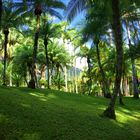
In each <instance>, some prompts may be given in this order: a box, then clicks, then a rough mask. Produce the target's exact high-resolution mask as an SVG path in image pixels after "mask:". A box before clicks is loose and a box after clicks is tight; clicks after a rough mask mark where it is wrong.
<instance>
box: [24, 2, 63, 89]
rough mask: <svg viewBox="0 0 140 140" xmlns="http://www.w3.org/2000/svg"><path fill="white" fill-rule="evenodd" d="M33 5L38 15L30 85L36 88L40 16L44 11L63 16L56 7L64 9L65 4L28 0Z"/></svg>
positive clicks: (59, 16)
mask: <svg viewBox="0 0 140 140" xmlns="http://www.w3.org/2000/svg"><path fill="white" fill-rule="evenodd" d="M26 1H27V2H29V4H31V5H32V6H33V8H31V10H32V9H34V14H35V16H36V21H37V25H36V32H35V37H34V50H33V58H32V59H33V64H32V71H33V75H32V77H31V81H30V84H29V87H31V88H35V87H36V85H37V80H36V72H35V67H36V66H35V64H36V58H37V49H38V39H39V32H40V17H41V14H42V13H45V12H48V13H49V14H51V15H53V16H56V17H58V18H61V15H60V14H59V13H58V12H57V11H55V10H54V9H55V8H57V9H64V8H65V5H64V4H63V3H62V2H61V1H60V0H42V1H40V0H26Z"/></svg>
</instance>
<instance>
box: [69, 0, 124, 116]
mask: <svg viewBox="0 0 140 140" xmlns="http://www.w3.org/2000/svg"><path fill="white" fill-rule="evenodd" d="M107 2H108V4H106V2H105V1H102V2H101V3H100V1H97V2H93V1H90V0H89V1H85V0H76V1H74V0H71V1H70V2H69V5H68V8H69V9H70V10H68V19H70V20H71V19H72V18H73V17H74V16H75V15H76V14H77V12H78V11H81V10H83V8H85V7H86V6H87V4H89V3H90V6H89V5H88V6H87V7H89V8H91V6H93V7H94V6H97V4H99V5H100V4H101V6H104V7H106V5H111V6H110V7H107V8H106V9H108V10H109V12H110V11H112V12H111V13H112V14H110V13H108V15H109V17H110V21H111V23H112V30H113V33H114V38H115V44H116V55H117V56H116V57H117V58H116V60H117V62H116V63H117V65H116V79H115V87H114V91H113V96H112V99H111V102H110V104H109V106H108V108H107V109H106V110H105V111H104V113H103V114H104V116H106V117H109V118H113V119H115V118H116V116H115V108H114V107H115V102H116V98H117V95H118V93H119V91H120V82H121V76H122V62H123V48H122V29H121V22H120V17H121V15H120V3H119V0H112V1H111V3H110V1H107ZM93 4H94V5H93ZM105 12H107V11H105ZM105 12H104V13H105ZM97 16H98V15H97Z"/></svg>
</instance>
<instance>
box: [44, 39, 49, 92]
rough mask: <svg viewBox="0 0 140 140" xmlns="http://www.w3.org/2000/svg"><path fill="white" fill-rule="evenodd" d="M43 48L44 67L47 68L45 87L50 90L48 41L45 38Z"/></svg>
mask: <svg viewBox="0 0 140 140" xmlns="http://www.w3.org/2000/svg"><path fill="white" fill-rule="evenodd" d="M44 46H45V55H46V66H47V78H48V79H47V81H48V82H47V86H48V89H50V73H49V58H48V41H47V38H46V37H45V38H44Z"/></svg>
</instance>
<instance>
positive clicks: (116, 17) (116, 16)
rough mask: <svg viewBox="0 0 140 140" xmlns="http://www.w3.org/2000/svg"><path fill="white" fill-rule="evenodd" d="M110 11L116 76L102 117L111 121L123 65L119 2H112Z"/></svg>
mask: <svg viewBox="0 0 140 140" xmlns="http://www.w3.org/2000/svg"><path fill="white" fill-rule="evenodd" d="M112 11H113V23H112V29H113V32H114V38H115V44H116V53H117V56H116V59H117V64H116V76H115V87H114V91H113V96H112V98H111V101H110V103H109V106H108V108H107V109H106V110H105V111H104V113H103V115H104V116H106V117H109V118H111V119H116V115H115V102H116V99H117V95H118V93H119V91H120V83H121V77H122V65H123V47H122V44H123V43H122V27H121V22H120V10H119V0H112Z"/></svg>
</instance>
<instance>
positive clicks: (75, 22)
mask: <svg viewBox="0 0 140 140" xmlns="http://www.w3.org/2000/svg"><path fill="white" fill-rule="evenodd" d="M61 1H62V2H64V4H65V5H67V4H68V2H69V0H61ZM61 14H62V15H64V12H62V11H61ZM83 19H84V12H81V13H79V14H78V15H77V16H76V17H75V18H74V20H73V21H72V22H71V28H72V27H77V26H78V25H79V24H81V22H83Z"/></svg>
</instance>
